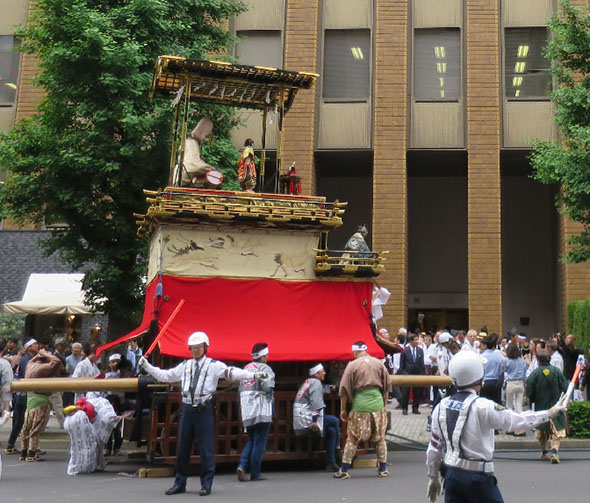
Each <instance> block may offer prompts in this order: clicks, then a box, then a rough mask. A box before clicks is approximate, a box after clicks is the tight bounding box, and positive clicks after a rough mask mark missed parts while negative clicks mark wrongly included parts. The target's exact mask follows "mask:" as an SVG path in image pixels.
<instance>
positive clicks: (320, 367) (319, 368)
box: [309, 363, 324, 376]
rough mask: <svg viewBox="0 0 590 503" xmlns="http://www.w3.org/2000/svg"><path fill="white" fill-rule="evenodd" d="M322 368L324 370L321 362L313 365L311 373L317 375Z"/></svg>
mask: <svg viewBox="0 0 590 503" xmlns="http://www.w3.org/2000/svg"><path fill="white" fill-rule="evenodd" d="M320 370H324V366H323V365H322V364H321V363H318V364H317V365H314V366H313V367H311V368H310V369H309V375H310V376H312V375H315V374H317V373H318V372H319V371H320Z"/></svg>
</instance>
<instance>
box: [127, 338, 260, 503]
mask: <svg viewBox="0 0 590 503" xmlns="http://www.w3.org/2000/svg"><path fill="white" fill-rule="evenodd" d="M188 347H189V349H190V351H191V353H192V354H193V359H192V360H185V361H183V362H182V363H180V364H179V365H177V366H176V367H174V368H171V369H169V370H163V369H160V368H158V367H154V366H153V365H150V363H149V362H148V361H147V359H146V358H145V357H143V356H142V357H141V358H140V359H139V362H138V363H139V365H140V366H141V367H142V368H143V369H145V370H146V371H147V372H148V373H149V374H151V375H152V376H154V377H155V378H156V379H157V380H158V381H162V382H178V381H180V384H181V388H182V416H181V418H180V425H179V440H178V452H177V456H176V478H175V480H174V485H173V486H172V487H171V488H170V489H168V490H167V491H166V492H165V494H166V495H171V494H179V493H183V492H185V491H186V478H187V475H188V468H189V463H190V457H191V451H192V447H193V442H194V440H195V439H196V440H197V442H198V444H199V452H200V455H201V464H202V471H201V490H200V491H199V495H201V496H208V495H209V494H211V486H212V485H213V477H214V476H215V455H214V429H213V427H214V420H215V412H214V409H213V400H212V399H213V394H214V393H215V391H216V389H217V383H218V381H219V379H226V380H228V381H235V380H238V379H262V378H265V377H266V374H265V373H264V372H248V371H246V370H242V369H239V368H236V367H228V366H227V365H226V364H225V363H222V362H218V361H216V360H212V359H211V358H209V357H208V356H206V353H207V348H208V347H209V337H208V336H207V334H206V333H205V332H195V333H193V334H191V335H190V337H189V338H188Z"/></svg>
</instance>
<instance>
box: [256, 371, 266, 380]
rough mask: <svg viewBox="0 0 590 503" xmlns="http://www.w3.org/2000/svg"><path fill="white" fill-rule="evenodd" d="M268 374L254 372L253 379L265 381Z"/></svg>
mask: <svg viewBox="0 0 590 503" xmlns="http://www.w3.org/2000/svg"><path fill="white" fill-rule="evenodd" d="M267 377H268V374H267V373H266V372H254V379H266V378H267Z"/></svg>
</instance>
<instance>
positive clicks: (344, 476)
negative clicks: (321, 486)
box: [334, 470, 350, 480]
mask: <svg viewBox="0 0 590 503" xmlns="http://www.w3.org/2000/svg"><path fill="white" fill-rule="evenodd" d="M334 478H335V479H340V480H346V479H349V478H350V473H348V472H343V471H342V470H338V471H337V472H336V473H335V474H334Z"/></svg>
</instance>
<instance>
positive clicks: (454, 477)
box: [426, 351, 567, 503]
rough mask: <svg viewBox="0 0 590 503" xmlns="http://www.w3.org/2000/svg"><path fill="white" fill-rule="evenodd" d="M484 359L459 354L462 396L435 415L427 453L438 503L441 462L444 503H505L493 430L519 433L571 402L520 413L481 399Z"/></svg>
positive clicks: (452, 371)
mask: <svg viewBox="0 0 590 503" xmlns="http://www.w3.org/2000/svg"><path fill="white" fill-rule="evenodd" d="M483 374H484V370H483V359H482V358H481V356H479V355H477V354H476V353H474V352H472V351H460V352H459V353H458V354H457V355H455V356H454V357H453V359H452V360H451V361H450V363H449V375H450V377H451V379H452V380H453V383H454V384H455V385H456V386H457V391H456V392H455V393H454V394H452V395H451V396H449V397H447V398H444V399H443V400H441V402H440V403H439V404H438V405H437V406H436V408H435V409H434V411H433V413H432V436H431V439H430V443H429V445H428V450H427V451H426V466H427V471H428V477H429V482H428V491H427V498H428V500H429V501H430V502H434V501H436V498H437V496H438V495H439V494H440V491H441V484H440V481H439V478H438V473H439V469H440V467H441V462H442V461H443V456H444V464H445V466H446V473H445V475H444V477H445V503H450V502H453V503H464V502H465V503H471V502H473V503H475V502H477V503H502V502H503V501H504V500H503V499H502V495H501V494H500V490H499V489H498V486H497V481H496V478H495V477H494V463H493V461H492V459H493V454H494V429H498V430H506V431H517V430H522V429H525V428H533V427H534V426H536V425H538V424H540V423H545V422H547V421H548V420H549V418H552V417H555V416H557V415H558V414H559V413H560V412H563V411H564V410H565V409H566V408H567V405H566V398H565V397H564V395H562V396H561V397H560V399H559V401H558V402H557V403H556V404H555V405H554V406H553V407H551V408H550V409H549V410H542V411H538V412H532V411H528V412H521V413H517V412H514V411H512V410H508V409H504V408H503V407H502V406H500V405H498V404H496V403H494V402H492V401H491V400H488V399H486V398H481V397H479V396H478V395H477V393H478V392H479V391H480V389H481V381H482V378H483Z"/></svg>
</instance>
